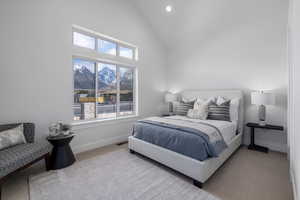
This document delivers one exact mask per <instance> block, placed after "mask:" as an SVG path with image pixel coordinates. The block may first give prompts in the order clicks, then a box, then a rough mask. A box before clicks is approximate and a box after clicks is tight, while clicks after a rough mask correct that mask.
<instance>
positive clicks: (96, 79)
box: [95, 62, 98, 118]
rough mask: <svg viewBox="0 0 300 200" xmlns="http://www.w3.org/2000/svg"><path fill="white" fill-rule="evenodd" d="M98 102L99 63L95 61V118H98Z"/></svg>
mask: <svg viewBox="0 0 300 200" xmlns="http://www.w3.org/2000/svg"><path fill="white" fill-rule="evenodd" d="M97 102H98V63H97V62H95V118H97V113H98V112H97Z"/></svg>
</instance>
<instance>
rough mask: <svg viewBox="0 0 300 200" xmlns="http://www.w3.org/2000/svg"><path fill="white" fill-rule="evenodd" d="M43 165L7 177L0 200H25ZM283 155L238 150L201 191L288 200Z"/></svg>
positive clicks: (236, 198)
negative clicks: (32, 177)
mask: <svg viewBox="0 0 300 200" xmlns="http://www.w3.org/2000/svg"><path fill="white" fill-rule="evenodd" d="M122 148H126V145H122V146H117V145H111V146H108V147H104V148H99V149H96V150H93V151H89V152H85V153H82V154H79V155H77V159H78V160H86V159H90V158H94V157H95V156H99V155H103V154H107V153H108V152H113V151H116V150H119V149H122ZM43 167H44V166H43V163H39V164H37V165H35V166H33V167H31V168H30V169H27V170H24V171H22V172H19V173H16V174H15V175H13V176H11V177H10V178H9V179H8V180H7V181H6V182H5V184H4V186H3V192H2V193H3V194H2V200H28V185H27V184H28V182H27V177H28V176H29V175H32V174H40V173H43V171H44V168H43ZM288 168H289V166H288V161H287V159H286V155H285V154H282V153H277V152H270V153H268V154H264V153H260V152H255V151H249V150H248V149H246V148H245V147H243V148H241V149H239V150H238V151H237V152H236V153H235V154H234V155H233V156H232V157H231V158H230V159H229V160H228V161H227V162H226V163H225V164H224V165H223V166H222V167H221V168H220V169H219V170H218V171H217V172H216V173H215V174H214V175H213V176H212V177H211V178H210V179H209V181H208V182H207V183H206V184H205V185H204V188H203V190H205V191H207V192H209V193H211V194H213V195H215V196H217V197H219V198H221V199H223V200H292V199H293V197H292V187H291V184H290V182H289V173H288Z"/></svg>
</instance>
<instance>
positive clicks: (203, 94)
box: [180, 90, 244, 133]
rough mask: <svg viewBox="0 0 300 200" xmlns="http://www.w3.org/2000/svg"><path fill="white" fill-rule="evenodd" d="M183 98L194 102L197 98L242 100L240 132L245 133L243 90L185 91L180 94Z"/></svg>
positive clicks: (239, 122) (239, 121)
mask: <svg viewBox="0 0 300 200" xmlns="http://www.w3.org/2000/svg"><path fill="white" fill-rule="evenodd" d="M180 96H181V98H184V99H185V100H189V101H194V100H196V98H197V97H200V98H203V99H208V98H209V97H216V96H222V97H226V98H227V99H233V98H240V106H239V118H238V119H239V120H238V127H239V128H238V130H239V133H243V127H244V96H243V92H242V91H241V90H185V91H182V92H181V93H180Z"/></svg>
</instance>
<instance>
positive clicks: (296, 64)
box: [288, 0, 300, 200]
mask: <svg viewBox="0 0 300 200" xmlns="http://www.w3.org/2000/svg"><path fill="white" fill-rule="evenodd" d="M299 19H300V2H299V1H295V0H291V1H290V13H289V35H288V38H289V48H288V49H289V115H288V116H289V149H290V151H289V158H290V172H291V177H292V182H293V186H294V199H295V200H298V199H299V192H300V185H299V181H300V145H299V142H300V134H299V133H300V124H299V120H300V87H299V84H300V57H299V54H300V21H299Z"/></svg>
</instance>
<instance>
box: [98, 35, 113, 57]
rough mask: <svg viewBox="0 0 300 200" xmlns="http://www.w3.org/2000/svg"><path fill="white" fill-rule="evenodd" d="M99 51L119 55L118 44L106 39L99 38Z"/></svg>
mask: <svg viewBox="0 0 300 200" xmlns="http://www.w3.org/2000/svg"><path fill="white" fill-rule="evenodd" d="M98 51H99V52H101V53H106V54H110V55H114V56H115V55H117V44H116V43H113V42H109V41H106V40H101V39H98Z"/></svg>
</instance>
